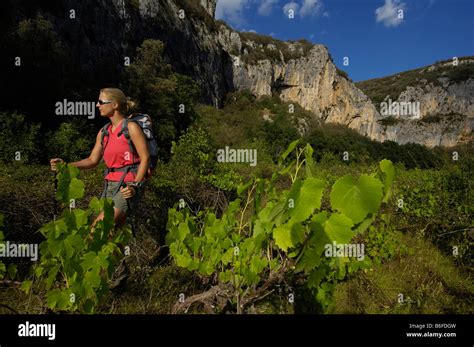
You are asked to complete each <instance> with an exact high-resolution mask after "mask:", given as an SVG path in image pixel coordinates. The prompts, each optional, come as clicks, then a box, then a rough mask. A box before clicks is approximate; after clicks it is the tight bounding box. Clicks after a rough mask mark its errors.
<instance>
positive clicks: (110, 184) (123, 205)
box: [102, 181, 145, 216]
mask: <svg viewBox="0 0 474 347" xmlns="http://www.w3.org/2000/svg"><path fill="white" fill-rule="evenodd" d="M119 183H120V182H114V181H107V189H106V190H105V191H104V192H103V193H102V197H105V198H112V199H113V200H114V207H116V208H118V209H120V210H122V211H123V212H125V213H126V214H127V216H128V215H129V214H130V212H132V211H135V210H136V208H137V206H138V203H139V201H140V200H141V198H142V196H143V192H144V190H145V186H143V187H142V188H136V187H134V188H135V189H136V193H135V195H134V196H132V197H131V198H130V199H125V198H124V197H123V196H122V193H121V192H120V190H119V191H118V192H117V194H115V195H114V192H115V191H116V190H117V186H118V184H119Z"/></svg>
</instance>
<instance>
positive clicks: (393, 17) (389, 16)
mask: <svg viewBox="0 0 474 347" xmlns="http://www.w3.org/2000/svg"><path fill="white" fill-rule="evenodd" d="M400 10H402V11H405V3H403V2H400V1H399V0H385V4H384V5H383V6H381V7H379V8H377V9H376V10H375V18H376V21H377V22H382V23H383V24H384V25H385V26H386V27H396V26H397V25H400V23H401V22H402V20H403V19H402V18H399V11H400Z"/></svg>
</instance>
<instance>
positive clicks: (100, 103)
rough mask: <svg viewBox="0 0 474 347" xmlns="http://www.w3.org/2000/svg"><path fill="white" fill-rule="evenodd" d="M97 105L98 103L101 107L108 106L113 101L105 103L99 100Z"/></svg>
mask: <svg viewBox="0 0 474 347" xmlns="http://www.w3.org/2000/svg"><path fill="white" fill-rule="evenodd" d="M97 103H98V104H99V105H107V104H111V103H112V101H104V100H100V99H99V100H97Z"/></svg>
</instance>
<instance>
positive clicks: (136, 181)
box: [50, 88, 150, 228]
mask: <svg viewBox="0 0 474 347" xmlns="http://www.w3.org/2000/svg"><path fill="white" fill-rule="evenodd" d="M134 105H135V103H134V102H133V101H131V100H130V98H127V97H126V96H125V94H124V93H123V92H122V91H121V90H120V89H118V88H104V89H102V90H101V91H100V94H99V100H98V101H97V104H96V107H98V108H99V111H100V115H101V116H102V117H107V118H109V119H110V124H108V125H107V126H105V127H104V128H102V129H101V130H100V131H99V133H98V134H97V136H96V141H95V146H94V148H93V149H92V152H91V154H90V156H89V158H86V159H83V160H80V161H77V162H73V163H70V164H69V165H73V166H75V167H77V168H79V169H81V170H86V169H92V168H95V167H96V166H97V165H98V164H99V163H100V161H101V160H102V158H103V159H104V162H105V164H106V165H107V169H106V175H105V187H104V191H103V193H102V197H110V198H112V199H113V201H114V221H115V226H116V228H119V227H121V226H122V225H123V224H124V223H125V222H126V219H127V216H129V215H130V213H131V212H132V211H133V210H134V209H135V208H136V207H137V205H138V202H139V201H140V198H141V197H142V195H143V190H144V184H145V179H146V177H147V173H148V168H149V164H150V153H149V149H148V145H147V141H146V138H145V135H144V133H143V130H142V129H141V127H140V126H139V125H138V124H136V123H135V122H126V123H127V127H128V134H129V140H130V141H131V144H130V143H129V140H128V139H127V137H126V136H123V131H124V129H123V128H122V122H123V121H124V119H126V118H127V117H126V116H125V115H128V114H129V111H130V110H131V109H132V108H133V106H134ZM102 131H105V134H104V135H105V136H103V135H102ZM102 143H103V144H102ZM132 148H133V150H131V149H132ZM58 162H64V161H63V160H62V159H60V158H54V159H51V160H50V164H51V169H52V170H53V171H56V163H58ZM103 218H104V213H103V212H101V213H100V214H99V215H98V216H97V218H96V220H95V221H94V223H93V226H94V225H95V224H96V223H97V222H98V221H99V220H102V219H103Z"/></svg>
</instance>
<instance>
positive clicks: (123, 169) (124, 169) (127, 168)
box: [104, 164, 139, 195]
mask: <svg viewBox="0 0 474 347" xmlns="http://www.w3.org/2000/svg"><path fill="white" fill-rule="evenodd" d="M138 166H139V164H130V165H125V166H122V167H119V168H106V169H105V171H104V177H105V176H107V175H108V174H109V173H110V172H123V174H122V177H121V178H120V181H119V184H118V186H117V188H116V189H115V191H114V195H115V194H117V193H118V192H119V191H120V187H121V186H122V184H123V182H124V180H125V176H127V174H128V173H129V172H134V173H135V174H136V173H137V172H138ZM106 181H107V180H106Z"/></svg>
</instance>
